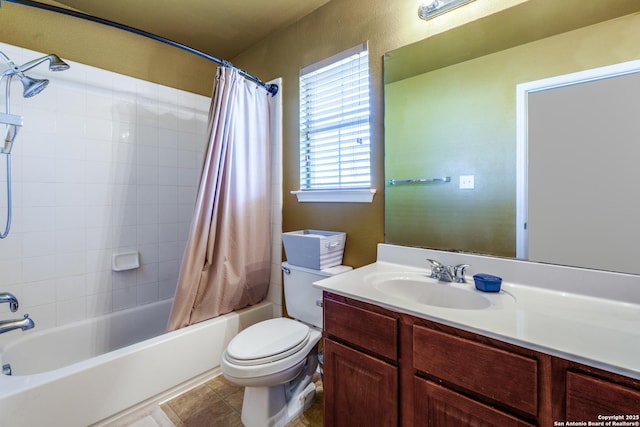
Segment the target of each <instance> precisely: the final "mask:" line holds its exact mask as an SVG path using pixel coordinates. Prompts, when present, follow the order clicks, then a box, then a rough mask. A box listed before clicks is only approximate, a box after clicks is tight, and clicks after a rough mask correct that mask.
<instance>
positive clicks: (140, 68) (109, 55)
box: [0, 3, 216, 96]
mask: <svg viewBox="0 0 640 427" xmlns="http://www.w3.org/2000/svg"><path fill="white" fill-rule="evenodd" d="M0 41H1V42H3V43H8V44H12V45H15V46H19V47H24V48H27V49H31V50H36V51H38V52H44V53H55V54H57V55H58V56H60V57H61V58H63V59H69V60H71V61H76V62H81V63H83V64H87V65H92V66H94V67H99V68H102V69H105V70H109V71H114V72H117V73H120V74H125V75H128V76H132V77H136V78H139V79H143V80H147V81H150V82H154V83H159V84H163V85H166V86H171V87H176V88H178V89H182V90H186V91H189V92H194V93H198V94H200V95H204V96H210V95H211V91H212V88H213V78H214V76H215V69H216V64H215V63H213V62H211V61H209V60H208V59H205V58H201V57H199V56H196V55H194V54H192V53H189V52H186V51H184V50H182V49H178V48H175V47H172V46H169V45H166V44H164V43H161V42H157V41H155V40H151V39H148V38H146V37H142V36H139V35H136V34H132V33H129V32H127V31H123V30H119V29H115V28H111V27H109V26H106V25H103V24H98V23H94V22H90V21H86V20H83V19H78V18H73V17H69V16H65V15H63V14H59V13H54V12H49V11H44V10H40V9H37V8H33V7H29V6H22V5H17V4H13V3H3V4H2V8H1V9H0Z"/></svg>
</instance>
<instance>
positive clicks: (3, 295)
mask: <svg viewBox="0 0 640 427" xmlns="http://www.w3.org/2000/svg"><path fill="white" fill-rule="evenodd" d="M0 302H8V303H9V310H11V311H12V312H13V313H15V312H16V311H18V298H16V297H15V296H14V295H13V294H11V293H9V292H0Z"/></svg>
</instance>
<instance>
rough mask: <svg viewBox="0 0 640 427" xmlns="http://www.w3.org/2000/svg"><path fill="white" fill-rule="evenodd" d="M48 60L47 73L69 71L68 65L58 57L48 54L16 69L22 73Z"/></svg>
mask: <svg viewBox="0 0 640 427" xmlns="http://www.w3.org/2000/svg"><path fill="white" fill-rule="evenodd" d="M47 60H49V71H64V70H67V69H69V64H67V63H66V62H64V61H63V60H62V59H60V57H59V56H58V55H56V54H53V53H52V54H49V55H47V56H43V57H42V58H38V59H34V60H33V61H29V62H27V63H25V64H23V65H21V66H20V67H18V69H19V70H20V71H22V72H25V71H27V70H30V69H32V68H33V67H35V66H37V65H40V64H42V63H43V62H44V61H47Z"/></svg>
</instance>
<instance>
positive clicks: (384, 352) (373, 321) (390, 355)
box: [323, 298, 398, 361]
mask: <svg viewBox="0 0 640 427" xmlns="http://www.w3.org/2000/svg"><path fill="white" fill-rule="evenodd" d="M323 307H324V332H325V334H326V335H330V336H334V337H337V338H340V339H342V340H345V341H347V342H349V343H351V344H353V345H355V346H357V347H360V348H361V349H365V350H368V351H371V352H373V353H375V354H377V355H379V356H382V357H385V358H387V359H389V360H393V361H397V359H398V350H397V347H398V321H397V319H395V318H393V317H391V316H386V315H384V314H380V313H375V312H373V311H369V310H366V309H362V308H358V307H353V306H350V305H347V304H344V303H342V302H338V301H334V300H331V299H326V298H325V300H324V304H323Z"/></svg>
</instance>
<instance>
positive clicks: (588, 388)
mask: <svg viewBox="0 0 640 427" xmlns="http://www.w3.org/2000/svg"><path fill="white" fill-rule="evenodd" d="M603 415H622V416H623V417H624V416H627V417H633V418H627V419H625V418H623V419H622V421H633V422H637V421H640V420H639V419H638V418H637V417H638V416H639V415H640V391H638V390H634V389H631V388H628V387H625V386H622V385H619V384H616V383H613V382H610V381H606V380H602V379H600V378H595V377H591V376H589V375H583V374H579V373H576V372H567V415H566V419H567V420H570V421H576V420H578V421H601V419H600V418H599V416H603Z"/></svg>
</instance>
